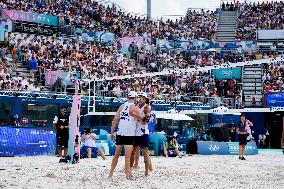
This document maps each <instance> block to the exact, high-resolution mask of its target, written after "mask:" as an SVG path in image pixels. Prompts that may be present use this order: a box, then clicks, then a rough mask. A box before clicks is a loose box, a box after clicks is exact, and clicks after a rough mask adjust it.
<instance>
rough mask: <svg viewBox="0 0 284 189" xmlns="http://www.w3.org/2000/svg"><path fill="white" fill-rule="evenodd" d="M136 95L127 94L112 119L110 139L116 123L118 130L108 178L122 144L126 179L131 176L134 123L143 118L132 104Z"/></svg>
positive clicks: (134, 93)
mask: <svg viewBox="0 0 284 189" xmlns="http://www.w3.org/2000/svg"><path fill="white" fill-rule="evenodd" d="M136 96H137V94H136V92H134V91H131V92H130V93H129V94H128V98H129V101H128V102H126V103H124V104H123V105H121V106H120V108H119V109H118V111H117V112H116V115H115V117H114V118H113V121H112V126H111V135H110V137H111V139H112V140H114V130H115V128H116V126H117V125H118V131H117V134H116V149H115V154H114V157H113V159H112V163H111V169H110V173H109V178H111V177H112V176H113V172H114V169H115V167H116V165H117V162H118V158H119V156H120V152H121V149H122V147H123V146H124V151H125V174H126V179H130V177H131V169H130V156H131V153H132V150H133V144H134V138H135V133H136V125H137V121H138V120H139V121H142V120H144V119H143V117H141V116H140V115H139V110H138V107H136V106H135V104H134V103H135V100H136ZM142 122H143V121H142Z"/></svg>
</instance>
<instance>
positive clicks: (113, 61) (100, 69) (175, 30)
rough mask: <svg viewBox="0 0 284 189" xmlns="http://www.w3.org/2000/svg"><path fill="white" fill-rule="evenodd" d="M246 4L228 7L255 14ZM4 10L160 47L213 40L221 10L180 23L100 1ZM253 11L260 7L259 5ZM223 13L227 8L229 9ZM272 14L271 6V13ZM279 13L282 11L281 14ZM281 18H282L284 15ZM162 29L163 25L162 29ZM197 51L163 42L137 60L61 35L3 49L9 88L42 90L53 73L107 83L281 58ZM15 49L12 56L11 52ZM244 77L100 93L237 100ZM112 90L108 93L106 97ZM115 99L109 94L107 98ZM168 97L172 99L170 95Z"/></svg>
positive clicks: (169, 81) (169, 79)
mask: <svg viewBox="0 0 284 189" xmlns="http://www.w3.org/2000/svg"><path fill="white" fill-rule="evenodd" d="M247 6H250V5H246V4H238V3H237V4H236V5H235V6H233V5H232V4H231V5H230V4H227V5H225V6H224V9H228V10H233V9H235V8H236V7H237V8H238V9H240V10H242V7H245V8H244V10H243V11H245V10H248V12H249V10H250V8H247ZM0 7H1V8H7V9H16V10H23V11H32V12H38V13H46V14H52V15H56V16H59V17H60V23H63V24H64V25H72V26H73V27H74V28H81V29H88V30H93V31H98V30H100V29H103V30H108V31H111V32H113V33H114V34H115V35H116V36H117V37H118V38H120V37H125V36H144V37H148V38H150V39H151V40H150V41H151V43H153V44H155V39H156V38H160V39H167V40H173V41H177V40H182V41H187V40H194V39H198V40H211V41H212V40H213V41H214V39H215V34H216V29H217V18H218V13H217V12H213V11H205V10H201V11H196V10H189V11H188V12H187V14H186V16H185V18H182V19H179V20H175V21H170V20H167V21H160V22H159V23H158V22H155V21H154V20H147V19H145V18H140V17H138V16H134V15H131V14H129V13H126V12H123V11H122V10H121V9H119V7H118V6H116V5H115V4H113V5H107V6H105V5H103V4H100V3H98V2H95V1H87V0H86V1H80V2H79V1H53V0H46V1H38V0H34V1H26V0H24V1H21V2H17V1H13V0H3V1H1V2H0ZM251 7H253V5H252V6H251ZM222 8H223V6H222ZM265 10H266V9H265ZM277 10H278V9H277ZM278 18H280V19H281V18H282V17H281V16H280V17H279V16H278ZM158 25H159V27H158ZM188 49H189V50H187V51H184V50H182V49H174V50H169V49H165V48H162V47H160V46H159V45H157V46H155V45H152V46H150V47H149V46H147V44H146V42H145V43H144V44H142V45H137V44H135V43H133V44H131V45H130V47H129V48H128V50H129V52H130V55H129V56H125V55H124V54H123V53H122V52H121V50H120V47H119V44H118V43H117V42H115V43H113V44H110V45H106V46H105V45H100V44H96V45H94V44H92V43H89V42H86V41H83V40H82V39H80V38H78V37H73V38H60V37H50V36H38V35H28V34H18V33H11V34H9V37H8V39H7V43H6V44H5V45H4V46H3V47H2V48H1V49H0V52H1V53H0V55H1V59H2V62H1V68H0V69H1V73H0V74H1V75H0V84H1V89H4V90H20V91H21V90H29V91H40V90H41V87H39V86H38V84H37V82H41V81H43V82H42V85H45V83H44V78H45V74H46V71H48V70H58V71H64V72H69V73H71V72H72V73H80V78H81V79H93V78H104V77H112V76H121V75H133V74H137V73H145V72H158V71H162V70H163V69H165V68H173V69H175V68H181V69H186V68H191V67H196V66H198V67H200V66H210V65H220V64H224V63H228V62H232V63H236V62H242V61H247V60H254V59H260V58H267V57H273V56H275V54H266V53H254V52H250V51H249V52H245V53H244V52H243V51H242V50H236V51H225V52H222V51H217V52H216V51H206V50H198V49H194V48H193V44H191V43H190V44H189V47H188ZM9 52H11V53H10V54H9ZM18 61H22V62H23V65H24V66H27V67H28V68H29V70H30V72H31V76H32V77H31V78H26V77H24V76H21V75H20V74H21V73H18V72H17V75H16V76H15V77H12V76H11V72H12V70H16V71H18V64H17V62H18ZM235 86H236V80H235V79H231V80H226V81H217V80H215V78H214V77H212V76H210V75H209V74H208V73H188V74H185V75H183V76H180V75H175V74H172V75H169V76H162V77H152V78H150V77H148V78H136V79H134V78H133V79H125V80H114V81H106V82H101V83H99V85H98V91H101V92H102V94H103V95H104V94H106V92H109V91H111V93H112V95H114V96H123V94H124V93H126V92H127V91H128V90H136V91H146V92H148V93H151V94H152V98H155V99H164V98H171V99H173V98H174V99H175V100H180V99H181V98H182V97H183V96H201V97H230V98H239V96H240V94H239V92H240V91H239V89H238V88H237V87H235ZM105 91H106V92H105ZM107 95H109V94H107ZM165 96H166V97H165Z"/></svg>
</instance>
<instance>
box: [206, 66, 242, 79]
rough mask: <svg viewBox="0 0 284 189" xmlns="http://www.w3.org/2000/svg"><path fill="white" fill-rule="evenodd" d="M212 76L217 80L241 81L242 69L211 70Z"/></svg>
mask: <svg viewBox="0 0 284 189" xmlns="http://www.w3.org/2000/svg"><path fill="white" fill-rule="evenodd" d="M211 73H212V75H214V76H215V78H216V79H217V80H222V79H233V78H234V79H241V77H242V68H233V67H231V68H219V69H213V70H211Z"/></svg>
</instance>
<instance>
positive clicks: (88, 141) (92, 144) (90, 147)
mask: <svg viewBox="0 0 284 189" xmlns="http://www.w3.org/2000/svg"><path fill="white" fill-rule="evenodd" d="M96 139H97V136H96V135H95V134H94V133H93V129H92V128H91V127H88V128H86V130H85V133H84V134H83V135H82V137H81V140H82V142H83V147H82V150H83V151H85V152H87V153H88V158H89V159H90V158H91V157H92V152H94V153H98V154H99V155H100V156H101V157H102V158H103V160H106V156H105V153H104V151H103V150H102V149H101V148H99V147H96Z"/></svg>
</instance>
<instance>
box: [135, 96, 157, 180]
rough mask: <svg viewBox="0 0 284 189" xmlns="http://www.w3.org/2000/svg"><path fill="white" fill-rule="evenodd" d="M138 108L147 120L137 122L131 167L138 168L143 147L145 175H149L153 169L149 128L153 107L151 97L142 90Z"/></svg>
mask: <svg viewBox="0 0 284 189" xmlns="http://www.w3.org/2000/svg"><path fill="white" fill-rule="evenodd" d="M137 106H138V108H139V113H140V116H142V117H143V118H144V119H145V122H139V121H138V122H137V125H136V136H135V142H134V148H133V151H132V154H131V167H133V169H138V168H139V167H138V162H139V157H140V148H141V149H142V152H143V156H144V163H145V176H148V175H149V171H152V169H153V168H152V163H151V159H150V155H149V150H148V147H149V129H148V123H149V121H150V114H151V107H150V106H149V99H148V97H147V94H146V93H144V92H142V93H139V94H138V105H137Z"/></svg>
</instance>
